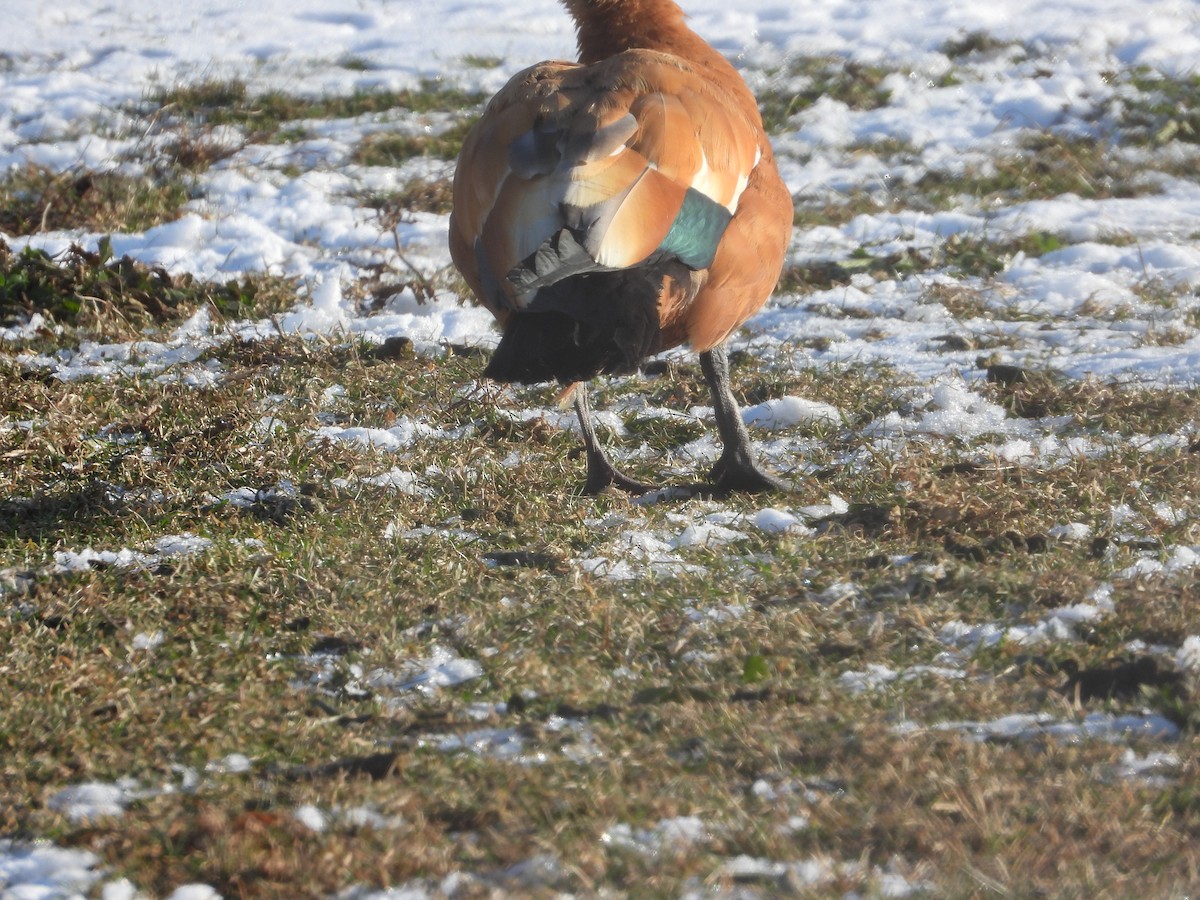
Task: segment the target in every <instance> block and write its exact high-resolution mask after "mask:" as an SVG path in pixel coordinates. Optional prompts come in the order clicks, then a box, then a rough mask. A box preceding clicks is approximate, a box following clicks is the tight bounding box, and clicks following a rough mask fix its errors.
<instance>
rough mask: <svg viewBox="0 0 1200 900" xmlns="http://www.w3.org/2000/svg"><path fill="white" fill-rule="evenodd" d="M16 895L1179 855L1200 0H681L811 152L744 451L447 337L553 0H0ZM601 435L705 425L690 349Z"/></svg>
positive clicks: (1198, 439)
mask: <svg viewBox="0 0 1200 900" xmlns="http://www.w3.org/2000/svg"><path fill="white" fill-rule="evenodd" d="M9 5H10V6H11V7H13V9H12V11H11V12H12V15H11V16H9V17H7V21H6V26H5V27H6V32H7V35H6V41H5V44H6V46H7V48H8V49H6V50H4V51H2V52H0V241H2V243H0V610H2V615H0V758H2V762H0V767H2V772H3V778H2V779H0V897H3V898H4V900H9V898H13V900H17V898H22V900H23V898H35V897H36V898H50V897H74V896H94V897H103V898H105V900H120V898H132V897H138V896H142V897H152V898H153V897H175V898H176V900H200V898H206V897H213V896H217V895H220V896H224V897H308V896H311V897H322V898H324V897H340V898H345V900H368V898H370V900H382V898H389V897H390V898H393V900H398V898H402V897H403V898H410V897H411V898H419V897H442V896H450V897H489V896H499V897H505V896H513V897H525V896H557V895H560V894H573V895H576V896H585V897H586V896H620V895H624V894H633V895H637V896H661V897H679V896H689V897H758V896H762V897H768V896H780V895H800V896H819V897H825V896H847V895H854V896H868V897H870V896H939V897H940V896H948V897H964V896H981V895H982V896H987V895H996V896H1032V895H1039V896H1043V895H1044V896H1049V897H1064V898H1065V897H1079V896H1089V897H1114V898H1117V897H1128V896H1145V897H1183V896H1187V895H1190V894H1194V893H1195V892H1196V890H1197V889H1200V849H1197V848H1200V793H1198V789H1197V785H1198V783H1200V782H1198V780H1197V779H1198V774H1200V772H1198V769H1197V762H1196V760H1197V752H1196V751H1197V747H1198V744H1200V738H1198V733H1200V603H1198V600H1200V587H1198V585H1200V69H1198V68H1197V60H1200V14H1198V13H1197V9H1196V6H1195V4H1194V3H1192V2H1184V0H1179V2H1151V3H1146V4H1130V3H1127V2H1115V0H1076V2H1064V3H1059V4H1055V5H1053V6H1049V7H1048V6H1045V5H1043V4H1037V3H1032V2H1012V3H1005V4H999V3H994V4H975V5H974V6H973V7H972V8H970V9H964V6H965V5H964V4H958V3H951V2H949V0H901V2H896V3H892V4H888V5H881V4H871V3H853V2H850V0H830V2H825V3H820V4H818V3H808V2H783V0H744V2H742V3H739V4H736V5H731V4H727V3H718V2H716V0H691V2H688V3H686V4H685V6H686V8H687V9H688V11H689V12H690V13H691V14H692V25H693V27H694V28H695V29H696V30H697V31H699V32H700V33H701V34H702V35H704V36H705V37H706V38H708V39H709V40H710V41H711V42H712V43H713V44H714V46H716V47H717V48H718V49H720V50H721V51H722V52H724V53H726V54H727V55H728V56H729V57H730V58H731V59H732V60H733V61H734V62H735V64H736V65H737V66H738V67H739V69H740V70H741V71H742V73H743V74H744V75H745V77H746V79H747V81H748V82H749V83H750V84H751V85H752V87H753V88H754V89H755V91H756V93H757V95H758V97H759V99H760V102H761V105H762V108H763V111H764V116H765V119H766V121H767V124H768V128H769V130H770V132H771V135H772V138H773V143H774V145H775V148H776V152H777V155H778V156H779V159H780V167H781V171H782V173H783V175H784V177H785V179H786V181H787V183H788V186H789V188H790V190H791V192H792V194H793V197H794V199H795V207H796V216H795V232H794V236H793V241H792V246H791V251H790V254H789V259H788V263H787V266H786V268H785V272H784V277H783V280H782V282H781V284H780V287H779V289H778V290H777V291H776V294H775V296H774V297H773V299H772V300H771V301H770V302H769V303H768V305H767V307H766V308H765V309H764V310H763V311H762V312H761V313H760V314H759V315H758V316H756V317H755V318H753V319H752V320H751V321H750V322H749V323H748V324H747V327H746V328H745V329H744V331H743V332H742V333H741V334H739V335H738V336H737V337H736V338H735V339H734V341H733V344H732V350H733V354H732V359H733V362H734V373H733V375H734V383H735V388H736V389H737V391H738V392H739V400H740V401H742V403H743V406H744V410H745V415H746V419H747V422H748V424H749V426H750V429H751V432H752V435H753V437H754V438H755V440H756V442H757V444H758V446H759V447H760V448H761V449H762V452H763V455H764V458H765V459H766V461H767V462H768V463H769V464H770V465H771V466H772V467H773V468H774V469H775V470H776V471H779V472H780V473H783V474H785V475H787V476H788V477H789V478H790V479H791V480H792V481H793V482H794V483H795V484H796V486H797V489H796V491H795V493H793V494H789V495H780V496H772V497H766V498H762V497H758V498H748V497H737V498H732V499H729V500H721V501H710V500H699V499H696V500H689V501H685V502H679V501H674V502H672V501H666V502H658V503H655V502H632V501H630V500H629V499H627V498H626V497H624V496H618V495H605V496H602V497H599V498H582V497H579V496H577V493H576V489H577V488H578V486H579V485H580V484H581V483H582V478H583V468H584V462H583V460H582V458H579V457H578V456H577V455H576V454H575V453H574V452H573V451H574V450H575V449H576V447H577V445H578V435H577V434H576V433H575V431H574V424H573V416H572V415H570V414H569V412H568V411H564V410H561V409H559V408H558V407H557V406H556V405H555V402H554V395H555V390H554V389H552V388H550V387H547V388H544V389H515V390H514V389H511V388H500V387H498V386H496V385H492V384H489V383H487V382H484V381H481V380H480V379H479V373H480V372H481V370H482V368H483V365H484V360H485V359H486V353H487V350H488V349H489V348H490V347H491V346H493V345H494V343H495V340H496V338H495V334H494V332H493V331H492V326H491V322H490V317H489V316H488V315H487V314H486V313H484V312H481V311H480V310H477V309H475V308H474V307H472V306H470V305H464V304H463V301H464V299H465V298H464V290H465V288H464V285H463V284H462V282H461V281H460V280H459V279H458V278H457V276H456V275H455V274H454V272H453V270H452V268H451V267H450V263H449V253H448V251H447V249H446V226H447V215H448V209H449V198H450V189H449V184H450V179H451V177H452V175H453V165H454V162H453V161H454V158H455V155H456V153H457V150H458V146H459V143H460V142H461V139H462V136H463V134H464V132H465V129H466V128H467V127H468V126H469V124H470V122H471V121H472V120H473V117H474V116H476V115H477V114H478V112H479V111H480V109H481V107H482V104H483V103H484V102H485V101H486V99H487V97H488V96H490V94H491V93H492V92H493V91H495V90H496V89H497V88H498V87H500V86H501V85H502V84H503V83H504V82H505V81H506V79H507V77H508V76H509V75H510V74H512V73H513V72H515V71H516V70H517V69H519V68H522V67H524V66H525V65H527V64H529V63H532V62H535V61H537V60H540V59H545V58H553V57H569V56H571V55H572V53H573V35H572V33H571V29H570V23H569V20H568V18H567V16H566V14H565V12H564V11H563V10H562V9H561V8H560V7H558V6H557V5H556V4H555V3H554V2H552V0H518V2H509V3H499V2H496V0H479V2H467V0H462V2H447V0H430V2H426V3H415V2H413V3H410V2H396V0H391V2H387V0H360V2H358V3H356V4H333V3H330V2H328V0H295V2H292V3H287V4H285V3H281V2H275V0H271V2H263V3H258V4H253V9H243V8H242V6H243V5H242V4H234V3H229V2H219V0H197V2H195V3H192V4H189V5H188V6H187V7H186V8H185V9H183V10H180V11H172V12H170V13H165V12H163V11H162V10H161V9H160V8H159V5H158V4H154V3H150V2H148V0H128V2H125V3H122V4H103V3H100V2H98V0H82V2H77V3H72V4H54V3H43V2H33V0H15V3H10V4H9ZM596 387H597V390H596V399H597V403H596V405H597V408H599V409H603V410H604V414H603V416H602V423H603V425H604V426H605V427H606V429H607V432H606V439H607V440H608V441H609V443H610V447H611V449H612V452H613V456H614V458H615V459H616V460H617V461H619V463H620V464H621V465H622V467H623V468H625V469H626V470H627V471H629V472H630V473H631V474H633V475H635V476H637V477H640V478H645V479H663V480H665V481H666V482H668V483H670V482H684V481H693V480H695V479H696V477H697V476H698V475H699V474H700V473H702V472H703V471H704V470H706V469H707V467H708V466H709V465H711V463H712V461H713V460H714V459H715V456H716V453H717V452H718V450H717V446H716V444H715V443H714V441H713V434H712V430H713V429H712V413H711V410H710V409H708V408H706V407H705V406H704V405H703V404H705V403H707V402H708V401H707V397H708V394H707V390H706V388H705V386H704V382H703V378H702V376H701V373H700V371H699V367H698V366H697V364H696V361H695V358H694V357H693V356H691V355H689V354H688V353H686V352H682V351H679V352H672V353H670V354H667V355H666V356H664V357H663V358H661V359H658V360H655V361H654V362H653V363H652V364H651V365H650V366H648V367H647V371H646V372H645V373H644V374H643V375H641V376H638V377H633V378H622V379H612V380H608V381H605V382H603V383H602V384H598V385H597V386H596Z"/></svg>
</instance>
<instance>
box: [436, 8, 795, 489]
mask: <svg viewBox="0 0 1200 900" xmlns="http://www.w3.org/2000/svg"><path fill="white" fill-rule="evenodd" d="M563 3H564V5H565V6H566V7H567V9H568V10H569V11H570V12H571V14H572V16H573V17H574V19H575V22H576V26H577V30H578V39H579V62H578V63H570V62H544V63H540V64H538V65H535V66H532V67H531V68H529V69H526V70H525V71H524V72H521V73H519V74H518V75H516V76H515V77H514V78H513V79H512V80H511V81H510V82H509V83H508V85H506V86H505V87H504V88H503V89H502V90H501V91H500V92H499V93H498V94H497V95H496V96H495V97H494V98H493V99H492V101H491V103H489V104H488V106H487V109H486V110H485V111H484V113H483V116H482V118H481V119H480V121H479V123H478V124H477V125H476V126H475V128H474V129H473V130H472V131H471V133H470V134H469V135H468V137H467V139H466V141H465V143H464V146H463V150H462V154H461V156H460V157H459V167H458V171H457V174H456V176H455V181H454V211H453V214H452V216H451V222H450V249H451V254H452V256H453V258H454V262H455V264H456V265H457V266H458V268H459V269H460V270H461V271H462V273H463V275H464V277H465V278H466V280H467V283H468V284H469V285H470V287H471V290H472V291H473V292H474V294H475V296H476V297H477V298H478V300H479V302H480V303H482V304H483V305H484V306H486V307H487V308H488V309H489V310H490V311H491V312H492V313H493V314H494V315H495V316H496V318H497V320H498V322H499V323H500V326H501V329H502V331H503V335H502V338H501V344H500V347H499V348H498V349H497V352H496V354H495V356H494V357H493V360H492V363H491V365H490V366H489V368H488V371H487V374H489V375H490V376H492V377H495V378H498V379H500V380H507V381H526V382H532V381H547V380H553V379H557V380H560V381H563V382H575V381H586V380H587V379H589V378H591V377H593V376H594V375H597V374H602V373H620V372H628V371H632V370H633V369H634V368H636V366H637V364H638V363H639V362H640V361H641V360H642V359H643V358H645V357H646V356H648V355H651V354H653V353H657V352H659V351H661V350H664V349H667V348H670V347H673V346H677V345H679V344H682V343H685V342H686V343H688V344H690V346H691V347H692V348H693V349H695V350H696V351H698V352H700V353H701V354H702V356H701V361H702V362H703V363H706V370H705V371H706V374H708V367H707V360H708V356H707V355H705V354H708V353H711V352H717V351H718V350H719V351H720V353H721V354H722V362H723V352H724V351H723V342H724V341H725V339H726V338H727V337H728V336H729V335H730V333H732V332H733V331H734V330H735V329H736V328H737V327H738V326H739V325H741V324H742V323H743V322H744V321H745V320H746V319H747V318H749V317H750V316H751V315H753V314H754V312H756V311H757V310H758V309H759V308H760V307H761V306H762V304H763V303H764V302H765V300H766V299H767V297H768V296H769V295H770V292H771V290H772V289H773V288H774V285H775V282H776V281H777V280H778V276H779V271H780V268H781V267H782V264H783V258H784V253H785V251H786V248H787V244H788V241H789V238H790V236H791V224H792V204H791V198H790V196H789V194H788V191H787V189H786V188H785V187H784V185H783V182H782V181H781V179H780V177H779V173H778V171H777V170H776V167H775V161H774V156H773V154H772V152H771V146H770V144H769V142H768V141H767V137H766V135H765V133H764V131H763V127H762V120H761V117H760V115H759V112H758V107H757V104H756V103H755V101H754V97H753V95H752V94H751V93H750V91H749V89H748V88H747V87H746V84H745V82H744V81H743V80H742V79H741V77H740V76H739V75H738V74H737V72H736V71H735V70H734V68H733V67H732V66H731V65H730V64H729V62H728V61H727V60H725V58H724V57H722V56H721V55H720V54H719V53H717V52H716V51H715V50H713V49H712V48H711V47H710V46H709V45H708V44H707V43H705V42H704V41H703V40H702V39H701V38H700V37H699V36H698V35H696V34H695V33H694V32H692V31H691V30H690V29H689V28H688V27H687V26H686V25H685V23H684V16H683V12H682V10H681V9H680V8H679V7H678V6H677V5H676V4H675V3H674V2H673V0H563ZM724 387H725V390H726V391H727V385H725V386H724ZM714 390H716V389H714ZM731 399H732V398H730V400H731ZM719 405H720V404H718V406H719ZM735 409H736V406H735ZM580 415H581V419H582V418H583V412H582V411H581V413H580ZM739 425H740V420H739ZM742 430H743V431H744V429H742ZM585 437H587V427H586V426H585ZM723 437H724V435H723ZM592 449H593V448H592V447H591V446H590V444H589V453H591V451H592ZM589 462H591V457H590V456H589ZM589 468H590V467H589ZM594 480H595V479H594V478H593V477H589V486H594V485H593V484H592V482H593V481H594Z"/></svg>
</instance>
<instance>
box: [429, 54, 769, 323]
mask: <svg viewBox="0 0 1200 900" xmlns="http://www.w3.org/2000/svg"><path fill="white" fill-rule="evenodd" d="M748 104H750V109H749V110H747V108H746V107H747V105H748ZM765 140H766V138H765V136H764V135H763V134H762V129H761V126H760V125H759V120H758V115H757V110H756V109H754V108H753V106H752V101H750V100H749V98H748V95H747V94H746V93H745V91H744V90H740V91H739V90H738V89H737V88H736V87H726V86H724V85H723V84H722V83H721V82H720V80H719V73H714V72H712V71H711V70H707V69H694V68H692V67H690V66H689V65H688V64H687V63H684V62H682V61H680V60H678V59H676V58H675V57H671V56H667V55H665V54H660V53H654V52H651V51H644V50H635V51H629V52H626V53H622V54H619V55H618V56H615V57H612V58H610V59H608V60H605V61H604V62H602V63H598V64H595V65H591V66H578V65H575V64H573V63H563V62H552V63H542V64H540V65H538V66H534V67H532V68H531V69H527V70H526V71H525V72H522V73H520V74H519V75H517V76H516V77H515V78H514V79H513V80H512V81H511V82H510V83H509V84H508V86H507V87H506V88H505V89H504V90H502V91H501V92H500V93H499V94H497V96H496V97H495V99H494V100H493V101H492V102H491V103H490V104H489V106H488V108H487V109H486V111H485V112H484V114H483V117H482V118H481V120H480V122H479V124H478V125H477V126H476V128H475V129H474V130H473V131H472V133H471V134H470V135H469V136H468V138H467V141H466V143H465V145H464V148H463V152H462V155H461V156H460V158H459V170H458V173H457V174H456V176H455V211H454V216H453V221H452V224H451V231H452V238H451V249H452V251H453V253H454V255H455V262H456V263H458V265H459V267H460V268H462V269H463V270H464V272H466V274H467V277H468V281H472V282H473V283H472V285H471V286H472V288H474V289H475V290H476V293H477V294H479V295H480V297H481V299H482V300H483V301H484V303H485V304H486V305H488V306H489V307H491V308H492V309H493V310H497V311H499V310H504V309H517V308H520V307H522V306H524V305H526V304H528V303H529V302H531V300H532V298H533V295H534V293H536V290H537V288H538V287H540V286H542V285H544V284H548V283H553V281H554V280H555V279H556V278H559V277H568V276H569V275H572V274H577V273H579V272H581V271H587V270H589V268H590V269H591V270H593V271H606V270H613V269H621V268H627V267H630V266H635V265H638V264H639V263H641V262H643V261H645V260H646V259H647V258H649V257H651V256H653V255H655V254H668V255H671V256H674V257H676V258H677V259H679V260H680V261H681V262H683V263H684V264H685V265H686V266H688V267H690V268H692V269H704V268H706V267H707V266H708V265H710V264H711V262H712V259H713V256H714V254H715V253H716V249H717V245H718V243H719V242H720V239H721V236H722V234H723V233H724V230H725V226H726V225H727V224H728V222H729V220H730V218H731V217H732V216H733V214H734V213H735V212H736V211H737V206H738V200H739V198H740V197H741V194H742V191H743V190H745V187H746V184H747V181H748V179H749V177H750V173H751V172H752V171H753V169H754V167H755V166H756V165H757V164H758V161H759V159H760V158H761V156H762V152H763V151H762V148H763V146H764V144H765ZM564 232H565V234H564ZM564 238H567V239H564ZM559 248H565V249H563V250H561V251H560V249H559ZM580 248H582V250H583V251H584V253H583V254H581V253H580V252H579V250H580ZM560 252H561V253H563V254H564V256H563V257H562V261H561V265H556V260H555V256H554V254H556V253H560ZM566 254H569V256H568V255H566Z"/></svg>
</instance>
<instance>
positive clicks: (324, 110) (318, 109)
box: [143, 80, 486, 141]
mask: <svg viewBox="0 0 1200 900" xmlns="http://www.w3.org/2000/svg"><path fill="white" fill-rule="evenodd" d="M485 99H486V98H485V97H483V96H482V95H481V94H476V93H471V92H467V91H462V90H459V89H457V88H452V87H448V86H445V85H442V84H439V83H437V82H433V81H429V82H425V83H424V84H422V86H421V87H420V88H417V89H413V90H395V91H384V90H370V91H359V92H357V93H354V94H350V95H348V96H325V97H300V96H296V95H293V94H288V93H285V92H282V91H267V92H264V93H258V94H255V93H251V92H250V91H249V89H248V88H247V86H246V83H245V82H244V81H238V80H229V81H222V80H213V81H206V82H199V83H197V84H190V85H180V86H177V87H173V88H170V89H166V90H162V91H160V92H158V93H156V94H154V95H152V96H150V97H149V98H147V100H146V103H145V110H143V113H150V114H153V115H154V116H156V117H167V118H179V119H182V120H184V121H186V122H189V123H191V124H193V125H203V126H215V125H236V126H238V127H240V128H243V129H245V130H246V131H247V132H248V133H249V134H251V135H252V136H253V137H254V139H255V140H260V141H261V140H271V139H272V138H276V139H277V137H278V135H279V133H280V130H281V129H282V128H283V127H284V126H285V125H286V124H287V123H289V122H298V121H302V120H306V119H346V118H353V117H356V116H363V115H370V114H379V113H388V112H392V111H395V110H404V111H407V112H412V113H433V112H456V113H457V112H460V111H462V110H464V109H471V108H473V107H475V106H478V105H479V104H481V103H482V102H483V101H484V100H485Z"/></svg>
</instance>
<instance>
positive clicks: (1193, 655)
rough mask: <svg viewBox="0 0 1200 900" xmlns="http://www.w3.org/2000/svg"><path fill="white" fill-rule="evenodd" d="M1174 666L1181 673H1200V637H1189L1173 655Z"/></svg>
mask: <svg viewBox="0 0 1200 900" xmlns="http://www.w3.org/2000/svg"><path fill="white" fill-rule="evenodd" d="M1175 666H1176V667H1177V668H1178V669H1179V670H1180V671H1181V672H1197V673H1200V635H1195V634H1193V635H1189V636H1188V637H1186V638H1184V641H1183V644H1182V645H1181V646H1180V648H1179V650H1178V652H1176V654H1175Z"/></svg>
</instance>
